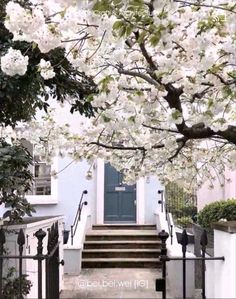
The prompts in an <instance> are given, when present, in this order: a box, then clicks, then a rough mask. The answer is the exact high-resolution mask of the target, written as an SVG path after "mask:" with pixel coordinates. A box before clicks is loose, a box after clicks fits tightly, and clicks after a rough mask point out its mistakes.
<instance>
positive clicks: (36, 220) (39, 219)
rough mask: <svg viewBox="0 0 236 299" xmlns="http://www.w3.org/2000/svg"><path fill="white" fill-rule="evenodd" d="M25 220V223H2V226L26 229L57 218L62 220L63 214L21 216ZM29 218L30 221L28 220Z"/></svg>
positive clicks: (46, 223)
mask: <svg viewBox="0 0 236 299" xmlns="http://www.w3.org/2000/svg"><path fill="white" fill-rule="evenodd" d="M23 219H24V220H25V223H24V222H23V223H19V224H5V223H4V225H3V227H4V228H8V229H14V230H20V229H21V228H22V229H28V228H34V227H39V226H45V225H48V224H51V223H52V222H55V221H57V220H59V221H60V220H61V221H63V220H64V216H63V215H57V216H43V217H37V216H36V217H26V218H23ZM30 220H31V221H30Z"/></svg>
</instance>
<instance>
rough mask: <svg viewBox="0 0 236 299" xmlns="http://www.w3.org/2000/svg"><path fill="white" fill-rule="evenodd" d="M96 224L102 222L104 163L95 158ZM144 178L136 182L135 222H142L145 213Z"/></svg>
mask: <svg viewBox="0 0 236 299" xmlns="http://www.w3.org/2000/svg"><path fill="white" fill-rule="evenodd" d="M96 177H97V180H96V224H104V198H105V196H104V195H105V163H104V160H103V159H97V163H96ZM144 193H145V179H144V178H140V179H139V180H138V181H137V182H136V223H137V224H144V218H145V217H144V215H145V209H144V208H145V202H144Z"/></svg>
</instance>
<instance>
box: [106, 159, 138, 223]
mask: <svg viewBox="0 0 236 299" xmlns="http://www.w3.org/2000/svg"><path fill="white" fill-rule="evenodd" d="M104 221H105V222H135V221H136V185H133V186H128V185H125V184H122V174H121V173H119V172H118V171H117V170H116V169H115V168H113V167H112V166H111V165H110V164H105V198H104Z"/></svg>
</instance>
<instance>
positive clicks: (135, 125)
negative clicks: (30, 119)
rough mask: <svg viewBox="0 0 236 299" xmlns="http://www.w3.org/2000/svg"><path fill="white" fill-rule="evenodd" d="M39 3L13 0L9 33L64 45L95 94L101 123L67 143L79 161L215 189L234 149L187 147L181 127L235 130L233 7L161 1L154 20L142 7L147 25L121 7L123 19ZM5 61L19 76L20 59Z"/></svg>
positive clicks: (48, 73)
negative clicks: (174, 99) (174, 92)
mask: <svg viewBox="0 0 236 299" xmlns="http://www.w3.org/2000/svg"><path fill="white" fill-rule="evenodd" d="M33 2H34V5H32V10H30V11H29V10H26V9H23V8H22V7H21V6H20V5H19V4H16V3H14V1H10V2H9V4H8V6H7V19H6V21H5V26H6V27H7V28H8V29H9V30H10V31H11V32H12V33H13V35H14V39H15V40H25V41H28V42H32V43H35V44H37V46H38V48H39V49H40V51H41V52H42V53H47V52H49V51H50V50H52V49H54V48H56V47H63V48H64V49H65V59H68V61H69V62H70V63H71V64H72V65H73V66H74V67H75V68H78V69H79V70H80V71H83V72H85V73H86V74H87V75H89V76H91V77H92V78H94V81H95V82H96V83H97V84H98V87H99V93H98V94H97V95H96V96H94V100H93V105H94V106H95V107H98V108H99V109H98V113H97V115H96V117H95V119H94V120H93V122H91V123H90V125H88V126H84V132H83V137H82V136H80V137H79V138H78V136H74V137H73V136H70V138H69V143H71V145H72V144H73V145H72V146H73V148H74V156H75V157H76V158H81V155H83V156H84V157H86V158H87V159H88V160H89V161H92V160H94V159H95V158H96V157H101V158H104V159H106V160H109V161H110V162H111V163H112V164H113V165H114V166H115V167H116V168H117V169H118V170H123V171H124V172H125V173H126V175H127V180H129V181H134V180H136V179H137V177H140V176H145V175H148V174H157V175H158V176H159V177H160V178H161V179H163V180H169V181H172V180H175V181H178V182H179V183H181V184H182V185H184V186H189V184H192V183H193V182H196V184H197V185H199V186H200V185H201V184H202V183H203V181H204V180H206V179H209V180H210V181H211V184H214V180H215V179H216V177H217V175H215V172H218V173H222V172H223V170H224V165H227V166H228V167H230V168H231V169H233V168H235V167H236V162H235V161H236V158H235V155H236V154H235V145H233V144H232V143H230V142H228V143H227V142H226V140H225V139H221V138H219V136H217V137H216V138H212V139H211V140H210V141H209V142H204V140H202V139H201V138H199V139H198V138H195V139H193V140H191V139H190V140H187V141H186V144H184V145H183V148H181V145H182V141H181V138H182V137H183V135H182V134H181V133H180V132H179V129H178V128H179V127H178V126H181V125H182V124H183V123H184V124H185V125H186V127H188V128H191V127H193V128H196V130H197V128H198V127H201V128H202V127H204V128H206V129H207V128H209V129H210V130H211V131H213V132H216V133H217V132H223V131H225V130H227V128H228V127H229V126H235V125H236V84H235V81H236V64H235V62H236V38H235V29H236V22H235V14H236V8H235V1H234V0H226V1H225V0H203V1H199V2H197V3H198V4H196V3H195V4H196V5H192V6H191V5H184V3H183V2H184V1H181V3H179V2H178V1H174V0H155V1H153V4H154V7H153V11H152V13H151V16H150V11H149V8H148V6H147V5H146V4H145V3H144V4H143V7H142V9H140V19H144V18H145V22H146V23H145V25H143V23H141V22H140V21H138V20H137V18H136V14H135V13H133V14H132V13H130V14H129V15H128V12H130V11H131V10H125V6H124V7H122V8H121V9H120V11H119V13H116V12H117V10H115V9H111V10H110V11H105V12H101V13H99V12H94V11H93V10H92V8H91V7H92V5H91V3H90V4H86V1H85V2H84V3H82V2H81V3H80V4H79V5H78V6H77V5H76V3H75V2H76V1H73V0H71V1H63V0H48V1H39V0H35V1H33ZM92 2H93V3H96V2H98V1H92ZM193 2H194V1H193ZM129 3H131V1H124V3H123V4H124V5H129ZM135 9H136V8H135V6H134V7H133V10H134V11H135ZM148 22H149V24H148ZM137 32H139V36H138V37H137ZM142 38H143V39H142ZM9 51H10V50H9ZM7 55H8V54H6V55H5V56H3V57H2V58H1V68H2V71H4V72H6V73H7V72H8V73H7V74H9V75H14V74H17V73H18V74H19V71H17V72H16V71H14V70H13V69H14V68H16V69H18V68H20V65H22V62H20V59H19V60H18V59H16V60H15V62H14V63H13V61H12V60H10V59H9V58H10V57H8V56H7ZM20 57H21V56H19V58H20ZM21 58H22V57H21ZM25 61H26V58H25ZM20 63H21V64H20ZM6 66H7V67H6ZM21 67H22V66H21ZM26 67H27V66H26ZM22 68H23V67H22ZM39 71H40V73H41V76H42V77H43V78H44V79H45V80H48V79H50V78H53V76H54V71H53V66H51V63H50V62H49V61H47V62H46V61H45V60H41V62H40V65H39ZM21 73H22V74H23V73H24V72H21ZM169 86H172V88H175V89H181V91H182V92H181V94H180V97H179V100H180V102H181V109H180V108H178V107H177V106H176V107H175V103H174V104H172V105H170V103H168V101H167V99H166V98H167V97H168V92H169V90H168V87H169ZM100 108H102V109H100ZM96 143H97V144H96ZM99 144H100V146H99ZM112 147H115V150H114V149H112ZM120 147H125V148H126V150H122V149H120ZM66 148H68V143H67V145H66ZM127 148H128V149H129V148H130V150H128V149H127ZM77 149H78V151H77ZM196 178H198V180H196Z"/></svg>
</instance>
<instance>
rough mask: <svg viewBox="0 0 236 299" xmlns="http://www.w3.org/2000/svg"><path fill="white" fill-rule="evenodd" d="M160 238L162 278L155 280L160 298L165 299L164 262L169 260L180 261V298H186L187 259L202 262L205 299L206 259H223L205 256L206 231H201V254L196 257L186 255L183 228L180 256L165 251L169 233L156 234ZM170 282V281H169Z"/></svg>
mask: <svg viewBox="0 0 236 299" xmlns="http://www.w3.org/2000/svg"><path fill="white" fill-rule="evenodd" d="M158 236H159V238H160V240H161V255H160V260H161V262H162V278H161V279H157V280H156V291H157V292H162V299H166V289H167V286H166V276H167V271H166V263H167V262H169V261H182V266H183V267H182V269H183V272H182V275H183V293H182V294H183V295H182V298H183V299H186V276H187V271H186V262H188V261H199V262H201V264H202V267H201V269H202V273H201V274H202V276H201V289H202V299H206V284H205V281H206V279H205V272H206V260H224V257H223V256H220V257H206V248H207V244H208V238H207V232H206V230H204V231H203V233H202V235H201V238H200V245H201V255H200V256H197V257H190V258H188V257H186V252H187V246H188V235H187V232H186V230H183V233H182V237H181V245H182V257H169V256H168V252H167V246H166V240H167V239H168V238H169V234H168V233H167V232H165V231H164V230H163V231H161V232H160V233H159V234H158ZM170 283H171V282H170Z"/></svg>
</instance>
